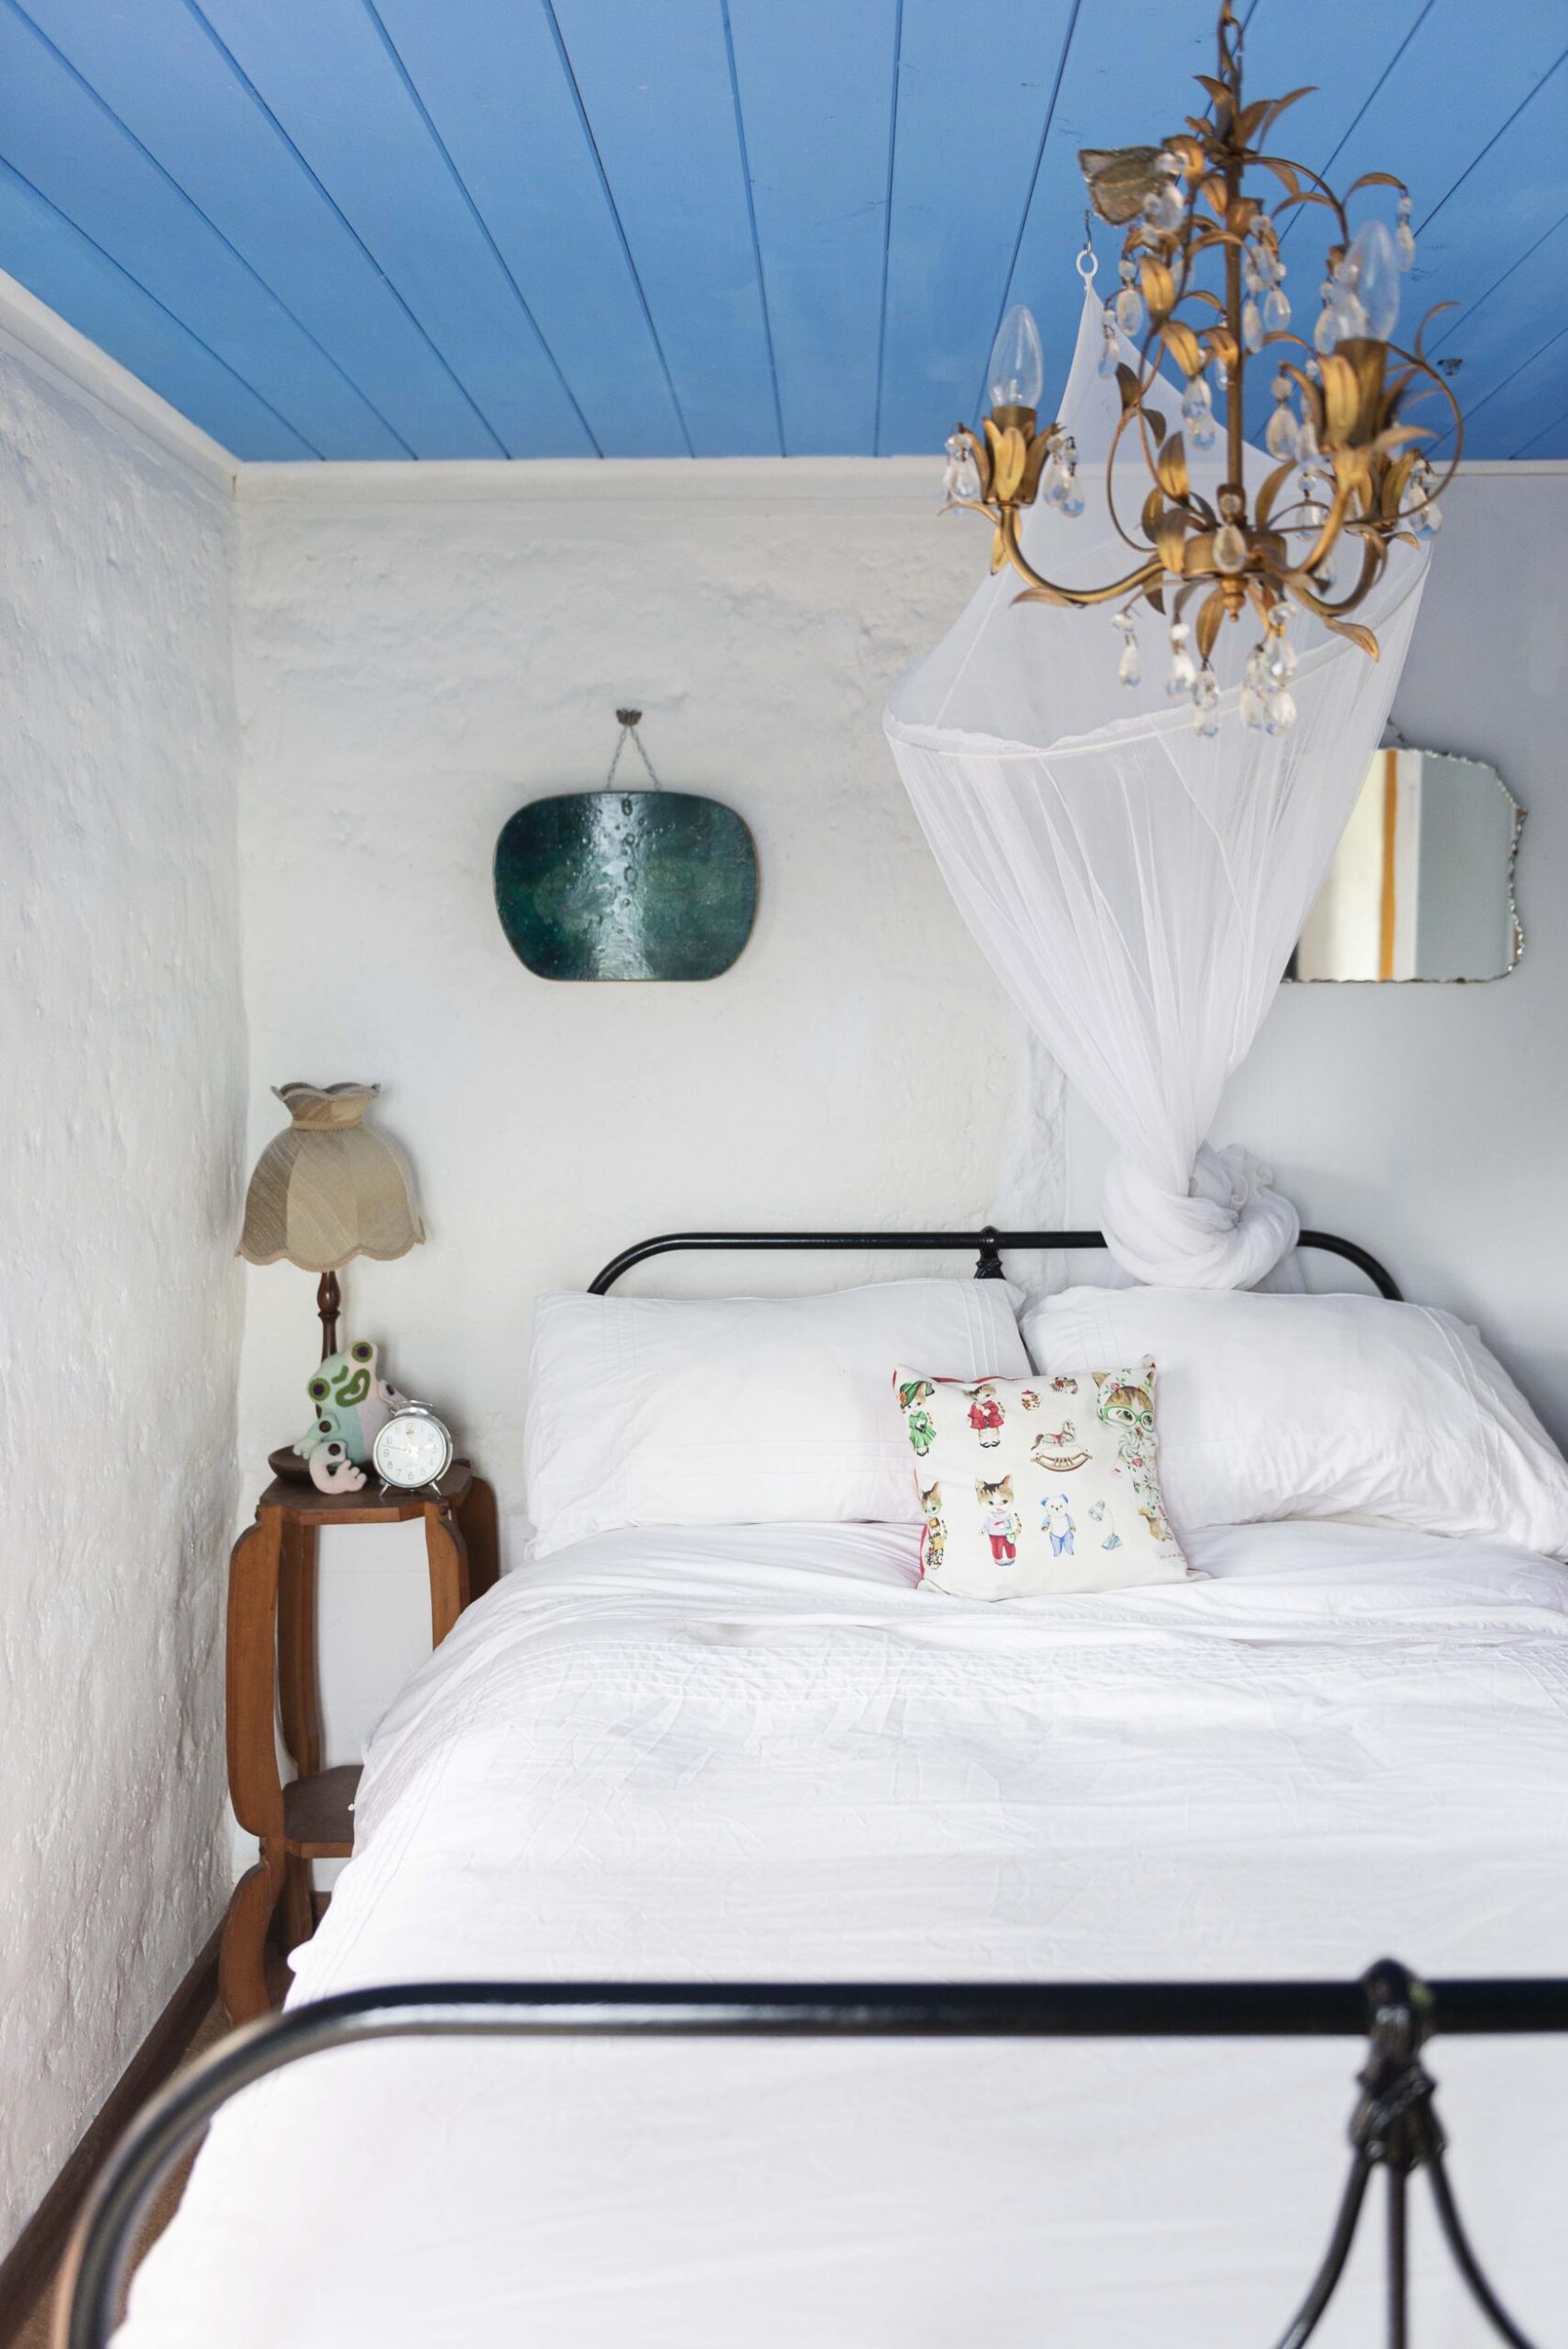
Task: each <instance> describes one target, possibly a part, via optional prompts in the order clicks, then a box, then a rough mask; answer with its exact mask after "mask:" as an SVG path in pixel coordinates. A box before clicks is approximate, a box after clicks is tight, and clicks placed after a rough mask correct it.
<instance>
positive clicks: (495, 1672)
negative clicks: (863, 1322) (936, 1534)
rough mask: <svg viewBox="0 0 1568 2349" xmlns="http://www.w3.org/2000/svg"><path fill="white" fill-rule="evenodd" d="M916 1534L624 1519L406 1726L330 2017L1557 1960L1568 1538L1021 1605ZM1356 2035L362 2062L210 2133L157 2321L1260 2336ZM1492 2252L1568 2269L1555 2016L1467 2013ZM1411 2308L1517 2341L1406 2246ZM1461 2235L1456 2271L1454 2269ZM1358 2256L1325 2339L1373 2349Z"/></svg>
mask: <svg viewBox="0 0 1568 2349" xmlns="http://www.w3.org/2000/svg"><path fill="white" fill-rule="evenodd" d="M917 1541H918V1531H917V1529H914V1528H902V1527H900V1528H877V1527H866V1526H842V1525H839V1526H813V1527H788V1528H777V1527H775V1528H743V1529H738V1530H727V1531H725V1530H720V1531H714V1530H710V1529H709V1530H703V1531H701V1532H685V1531H669V1532H650V1531H646V1530H644V1531H643V1532H636V1533H622V1534H613V1535H604V1536H600V1537H598V1538H597V1539H595V1540H593V1541H591V1542H585V1543H582V1544H581V1545H579V1546H577V1547H576V1548H572V1549H570V1550H567V1551H563V1552H561V1553H559V1554H558V1555H556V1556H554V1557H552V1558H550V1559H548V1560H546V1561H544V1562H542V1563H537V1564H535V1565H533V1566H531V1567H528V1568H525V1569H524V1570H522V1571H521V1572H520V1573H519V1574H517V1575H515V1576H513V1577H511V1578H509V1579H507V1580H506V1581H505V1582H504V1583H503V1584H502V1585H501V1586H500V1587H499V1588H498V1589H497V1590H496V1591H494V1592H493V1593H492V1594H491V1595H489V1597H488V1598H487V1599H486V1600H485V1601H484V1602H483V1603H482V1604H481V1605H479V1606H478V1607H476V1608H474V1610H472V1611H471V1612H470V1614H469V1615H468V1616H466V1617H465V1618H464V1620H463V1621H462V1623H461V1624H459V1626H458V1628H457V1630H456V1631H455V1632H454V1633H453V1635H452V1637H451V1638H450V1639H449V1640H448V1641H447V1642H446V1643H445V1645H444V1647H443V1648H442V1651H441V1652H440V1654H439V1655H438V1656H437V1657H433V1658H432V1659H431V1661H430V1663H429V1664H428V1665H427V1667H425V1668H424V1669H423V1670H422V1671H421V1672H418V1673H417V1674H416V1675H415V1676H414V1678H413V1679H412V1680H411V1682H410V1684H409V1685H408V1687H407V1688H406V1689H405V1691H404V1692H403V1694H402V1695H401V1697H400V1698H399V1699H398V1701H397V1702H396V1704H395V1705H394V1707H393V1708H392V1711H391V1712H390V1713H389V1715H388V1716H387V1718H386V1719H385V1720H384V1722H383V1723H382V1725H381V1727H380V1730H379V1732H378V1734H377V1735H376V1737H375V1739H374V1741H373V1743H372V1747H371V1750H370V1753H369V1757H368V1762H367V1766H366V1771H365V1781H364V1785H363V1789H362V1794H361V1800H360V1810H359V1823H358V1833H359V1838H360V1848H359V1849H358V1850H357V1852H356V1855H355V1858H354V1859H353V1860H352V1861H351V1863H350V1864H349V1867H348V1868H347V1869H346V1870H345V1872H344V1874H343V1875H342V1877H341V1879H340V1881H339V1884H338V1886H337V1890H336V1892H335V1894H334V1901H333V1905H332V1908H331V1911H330V1913H329V1915H328V1917H327V1919H326V1921H325V1922H324V1924H323V1926H322V1927H321V1929H320V1931H319V1932H318V1935H317V1937H316V1939H315V1940H314V1942H312V1943H311V1944H310V1946H309V1947H308V1948H307V1949H306V1950H304V1951H303V1952H301V1953H300V1962H299V1969H298V1982H297V1984H296V1989H295V1993H294V1996H295V1999H301V1998H309V1997H316V1996H320V1995H323V1994H325V1993H326V1992H328V1991H332V1990H338V1989H343V1988H347V1987H349V1986H350V1985H356V1984H363V1983H377V1982H387V1981H393V1980H403V1979H413V1978H421V1977H424V1978H434V1977H437V1976H447V1977H451V1976H456V1975H471V1976H477V1975H489V1976H495V1975H515V1976H520V1977H536V1978H549V1979H559V1978H573V1977H575V1978H578V1979H589V1978H592V1979H599V1980H604V1979H618V1980H627V1981H633V1980H637V1979H644V1980H647V1979H656V1978H660V1977H666V1976H668V1977H676V1978H690V1979H707V1980H715V1979H726V1978H727V1979H743V1978H744V1979H759V1980H767V1979H782V1980H787V1979H812V1978H817V1979H822V1978H838V1979H843V1978H845V1977H846V1976H859V1977H864V1978H875V1979H881V1980H893V1979H899V1978H903V1979H911V1978H919V1977H923V1976H930V1977H933V1978H942V1977H947V1978H959V1977H994V1978H1007V1977H1012V1978H1031V1977H1032V1978H1039V1979H1050V1978H1052V1977H1055V1978H1058V1979H1081V1978H1085V1977H1101V1978H1103V1977H1111V1976H1121V1977H1124V1978H1126V1977H1139V1976H1143V1977H1150V1976H1180V1977H1194V1976H1208V1977H1215V1976H1244V1975H1276V1976H1277V1975H1297V1974H1299V1975H1343V1974H1347V1973H1354V1972H1358V1971H1359V1970H1360V1968H1362V1967H1363V1966H1365V1965H1366V1964H1367V1963H1368V1962H1369V1961H1370V1960H1371V1959H1372V1958H1374V1957H1376V1956H1379V1955H1381V1954H1384V1953H1385V1952H1388V1953H1392V1954H1396V1955H1399V1956H1402V1957H1404V1958H1405V1959H1407V1960H1408V1961H1409V1962H1411V1963H1412V1964H1415V1965H1417V1966H1419V1967H1421V1968H1424V1969H1426V1970H1428V1971H1431V1972H1435V1973H1436V1972H1447V1973H1481V1972H1506V1971H1516V1972H1520V1973H1543V1972H1552V1971H1559V1972H1560V1971H1568V1869H1565V1867H1564V1864H1563V1862H1564V1859H1565V1857H1568V1574H1565V1572H1564V1570H1563V1569H1562V1568H1561V1567H1560V1566H1557V1565H1553V1564H1551V1563H1547V1562H1545V1561H1543V1560H1541V1559H1539V1558H1536V1557H1533V1556H1532V1555H1530V1554H1529V1553H1528V1552H1525V1551H1521V1550H1514V1549H1503V1548H1495V1547H1494V1548H1488V1547H1483V1546H1479V1545H1475V1544H1469V1543H1466V1544H1461V1543H1457V1542H1453V1541H1445V1540H1441V1539H1437V1538H1436V1537H1431V1536H1427V1535H1422V1534H1416V1533H1409V1532H1392V1531H1389V1530H1387V1529H1382V1528H1372V1527H1366V1526H1359V1525H1351V1524H1346V1523H1333V1522H1330V1523H1323V1524H1316V1525H1306V1524H1282V1525H1281V1524H1275V1525H1265V1526H1252V1527H1247V1528H1237V1529H1225V1530H1219V1531H1216V1530H1210V1531H1209V1532H1205V1533H1202V1534H1199V1535H1197V1536H1195V1537H1194V1539H1193V1542H1192V1546H1191V1547H1192V1551H1193V1559H1194V1563H1196V1564H1198V1565H1201V1566H1203V1567H1204V1568H1206V1569H1207V1571H1208V1573H1209V1574H1210V1576H1211V1577H1212V1579H1210V1580H1207V1581H1204V1582H1201V1583H1196V1584H1188V1585H1185V1586H1177V1587H1171V1588H1157V1589H1152V1590H1140V1591H1133V1592H1126V1593H1119V1594H1111V1595H1096V1596H1093V1597H1087V1598H1058V1599H1038V1600H1019V1601H1012V1602H1009V1603H1007V1604H1006V1605H1002V1606H996V1607H987V1606H985V1605H983V1604H980V1603H977V1602H965V1601H962V1600H955V1599H954V1598H951V1597H947V1596H943V1595H939V1594H937V1593H934V1592H924V1591H921V1590H919V1589H917V1588H916V1586H915V1585H916V1571H917V1569H916V1544H917ZM1357 2061H1358V2049H1357V2048H1356V2047H1355V2046H1354V2045H1353V2044H1352V2043H1349V2042H1334V2041H1328V2042H1315V2043H1296V2044H1288V2043H1286V2044H1281V2043H1271V2044H1267V2043H1240V2044H1229V2043H1218V2044H1216V2043H1210V2044H1208V2045H1206V2046H1205V2045H1195V2044H1186V2045H1169V2046H1157V2045H1149V2044H1144V2045H1121V2044H1104V2043H1102V2044H1097V2045H1094V2046H1074V2045H1058V2046H1046V2045H1032V2046H1023V2045H1012V2046H1007V2045H999V2044H986V2043H954V2044H950V2045H919V2046H898V2045H895V2044H877V2045H872V2044H869V2043H862V2044H860V2045H852V2044H850V2045H832V2046H803V2045H800V2044H798V2043H796V2044H788V2045H785V2044H772V2045H769V2044H763V2043H733V2042H732V2043H725V2044H710V2045H694V2044H688V2045H684V2046H680V2045H672V2044H664V2045H652V2044H644V2045H632V2044H625V2043H623V2044H620V2045H616V2046H605V2045H603V2044H599V2045H594V2046H584V2045H581V2044H578V2045H572V2046H566V2045H562V2046H552V2047H540V2046H526V2047H524V2046H497V2045H495V2044H493V2043H492V2044H486V2045H483V2046H474V2045H466V2044H459V2043H447V2044H445V2045H441V2046H411V2045H406V2044H399V2045H396V2046H381V2047H368V2048H357V2049H353V2050H349V2051H343V2052H340V2053H338V2054H335V2055H333V2056H329V2057H325V2058H320V2059H316V2060H313V2061H311V2062H309V2063H308V2064H305V2065H303V2066H302V2067H300V2068H299V2069H297V2070H296V2071H294V2072H293V2073H291V2074H289V2075H287V2076H285V2077H279V2078H277V2079H274V2080H272V2081H270V2082H268V2083H265V2084H264V2085H262V2086H260V2087H258V2088H256V2089H254V2090H252V2091H250V2092H247V2093H246V2094H245V2095H244V2096H243V2097H242V2098H241V2099H239V2100H238V2101H237V2102H236V2103H235V2104H234V2105H233V2106H232V2107H231V2108H229V2109H228V2111H227V2112H226V2113H225V2115H223V2116H222V2117H221V2118H220V2120H219V2122H218V2123H217V2124H216V2126H215V2127H214V2129H213V2131H212V2134H211V2138H210V2141H209V2144H208V2146H207V2148H206V2150H205V2151H204V2153H203V2155H202V2156H201V2158H200V2159H199V2161H198V2163H197V2165H196V2169H195V2172H194V2178H193V2181H192V2184H191V2186H190V2189H189V2191H188V2193H187V2196H186V2199H185V2202H184V2204H183V2207H182V2208H181V2211H180V2213H179V2217H178V2218H177V2219H176V2221H175V2224H174V2225H173V2227H172V2228H171V2229H170V2231H169V2232H168V2233H167V2235H166V2236H165V2237H164V2238H163V2241H162V2242H161V2243H160V2244H159V2245H158V2246H157V2247H156V2248H155V2249H154V2251H153V2253H152V2255H151V2256H150V2258H149V2259H148V2261H147V2264H146V2266H145V2267H144V2269H143V2271H142V2273H141V2275H140V2277H139V2278H138V2279H137V2283H136V2287H135V2290H134V2293H133V2295H132V2311H131V2316H130V2319H129V2321H128V2324H127V2326H126V2327H125V2328H124V2330H123V2332H122V2334H121V2336H120V2338H121V2341H122V2342H123V2343H124V2344H125V2349H197V2345H198V2344H199V2349H212V2344H214V2343H219V2342H221V2343H223V2344H225V2349H264V2345H265V2349H350V2344H352V2345H353V2349H358V2345H359V2344H365V2349H370V2345H371V2344H374V2349H446V2345H447V2344H452V2349H456V2344H458V2343H462V2344H464V2345H465V2349H491V2344H493V2345H494V2349H501V2345H502V2344H505V2349H518V2345H519V2344H521V2343H539V2344H549V2349H611V2345H612V2344H613V2349H625V2344H626V2342H627V2341H628V2340H629V2339H635V2340H636V2341H638V2342H639V2343H640V2344H649V2345H650V2349H663V2345H664V2344H670V2349H675V2344H677V2343H678V2344H680V2345H681V2349H710V2345H711V2349H718V2344H720V2343H722V2344H724V2349H733V2344H734V2343H736V2342H737V2341H747V2342H748V2343H753V2344H756V2349H775V2345H776V2349H784V2344H788V2349H800V2345H801V2344H802V2343H806V2342H820V2343H823V2344H828V2345H830V2349H884V2344H885V2345H886V2349H893V2344H897V2349H923V2344H926V2343H930V2344H932V2349H935V2345H936V2344H938V2343H948V2342H953V2341H960V2340H962V2341H979V2342H983V2343H984V2344H985V2349H1014V2344H1017V2349H1023V2344H1024V2343H1026V2342H1027V2343H1028V2344H1030V2349H1038V2344H1039V2343H1040V2342H1042V2341H1048V2342H1061V2343H1063V2344H1072V2345H1073V2349H1124V2345H1125V2349H1133V2344H1135V2343H1136V2344H1137V2345H1138V2349H1149V2344H1150V2343H1151V2342H1153V2341H1158V2342H1159V2344H1160V2349H1185V2344H1188V2343H1191V2344H1193V2349H1197V2344H1198V2343H1200V2342H1202V2343H1203V2349H1214V2344H1216V2343H1223V2342H1235V2343H1237V2344H1242V2343H1246V2342H1267V2341H1270V2340H1272V2339H1273V2338H1275V2337H1276V2336H1277V2335H1278V2333H1279V2332H1280V2331H1281V2329H1282V2327H1283V2325H1284V2321H1285V2319H1286V2317H1287V2315H1288V2314H1289V2312H1290V2310H1291V2307H1292V2305H1293V2303H1294V2300H1295V2298H1296V2295H1298V2294H1299V2292H1300V2291H1301V2289H1302V2288H1303V2287H1304V2284H1305V2282H1306V2279H1307V2277H1308V2275H1309V2273H1310V2271H1311V2269H1312V2266H1313V2265H1314V2264H1315V2262H1316V2259H1317V2257H1318V2254H1319V2251H1320V2249H1321V2246H1322V2240H1323V2239H1324V2237H1325V2235H1326V2232H1327V2223H1328V2219H1329V2216H1330V2212H1331V2208H1332V2204H1333V2201H1334V2199H1335V2196H1336V2194H1337V2191H1338V2186H1339V2183H1340V2172H1341V2169H1342V2164H1343V2159H1344V2157H1345V2154H1344V2123H1345V2121H1346V2118H1347V2116H1348V2112H1349V2108H1350V2102H1351V2094H1352V2089H1351V2077H1350V2076H1351V2073H1352V2072H1353V2070H1354V2068H1355V2065H1356V2063H1357ZM1435 2069H1436V2073H1437V2075H1438V2077H1439V2079H1440V2081H1441V2083H1442V2092H1441V2096H1440V2109H1442V2110H1443V2111H1444V2113H1445V2115H1446V2117H1447V2120H1448V2122H1449V2124H1450V2128H1451V2131H1452V2137H1453V2139H1454V2148H1455V2150H1454V2155H1453V2171H1454V2175H1455V2179H1456V2183H1457V2186H1458V2188H1459V2191H1460V2195H1461V2201H1462V2204H1463V2205H1467V2207H1468V2211H1469V2215H1470V2217H1471V2219H1472V2223H1473V2229H1474V2233H1475V2236H1476V2239H1477V2241H1478V2243H1479V2245H1480V2247H1481V2249H1482V2253H1483V2258H1484V2259H1485V2260H1486V2261H1487V2262H1488V2263H1489V2264H1490V2265H1491V2266H1492V2268H1493V2269H1494V2272H1495V2274H1496V2277H1497V2279H1498V2281H1499V2283H1500V2284H1501V2286H1502V2287H1503V2289H1504V2292H1505V2296H1506V2297H1509V2298H1510V2299H1511V2300H1512V2303H1513V2304H1514V2312H1515V2314H1516V2315H1517V2316H1518V2318H1519V2320H1520V2321H1521V2322H1522V2323H1523V2324H1524V2326H1525V2327H1526V2329H1527V2330H1533V2331H1536V2332H1538V2333H1540V2334H1544V2335H1545V2337H1546V2338H1547V2339H1548V2340H1549V2339H1551V2338H1553V2337H1555V2330H1556V2329H1557V2327H1558V2319H1559V2314H1560V2306H1561V2303H1562V2296H1563V2295H1562V2286H1563V2282H1564V2280H1565V2279H1568V2253H1565V2251H1564V2248H1563V2240H1562V2233H1561V2225H1560V2213H1561V2210H1562V2208H1563V2206H1564V2201H1565V2199H1568V2094H1565V2091H1568V2046H1563V2045H1562V2044H1561V2043H1559V2042H1551V2041H1545V2042H1541V2041H1537V2042H1534V2043H1527V2042H1511V2041H1494V2042H1490V2043H1480V2042H1472V2043H1460V2042H1450V2043H1446V2044H1439V2046H1438V2048H1437V2051H1436V2058H1435ZM1416 2242H1417V2252H1418V2257H1419V2258H1420V2259H1421V2262H1422V2269H1421V2281H1420V2284H1419V2288H1418V2294H1417V2314H1418V2319H1419V2324H1418V2338H1419V2339H1421V2341H1422V2343H1423V2349H1444V2345H1445V2344H1448V2343H1451V2342H1452V2343H1453V2344H1455V2349H1457V2345H1458V2344H1460V2343H1463V2342H1468V2341H1473V2340H1475V2339H1476V2338H1478V2337H1479V2335H1478V2332H1477V2328H1476V2326H1475V2325H1474V2324H1473V2323H1472V2321H1471V2320H1470V2318H1469V2317H1468V2315H1467V2313H1466V2312H1465V2310H1464V2308H1463V2303H1462V2301H1461V2300H1460V2298H1459V2295H1458V2294H1457V2291H1456V2290H1455V2289H1454V2288H1452V2286H1451V2284H1450V2282H1449V2280H1448V2279H1447V2277H1446V2274H1445V2273H1444V2271H1443V2269H1442V2268H1441V2266H1440V2264H1439V2263H1437V2262H1436V2260H1435V2259H1434V2260H1431V2261H1428V2260H1427V2257H1426V2254H1427V2252H1428V2250H1429V2248H1430V2244H1429V2239H1428V2233H1427V2231H1426V2230H1425V2228H1424V2227H1421V2228H1418V2231H1417V2236H1416ZM1428 2269H1430V2273H1428V2272H1427V2271H1428ZM1376 2292H1377V2287H1376V2278H1375V2268H1374V2260H1373V2258H1372V2256H1371V2253H1370V2250H1369V2253H1368V2255H1367V2256H1366V2257H1364V2258H1361V2259H1360V2260H1359V2261H1358V2268H1357V2271H1356V2272H1355V2273H1354V2274H1353V2277H1352V2279H1351V2289H1350V2292H1349V2296H1348V2297H1346V2298H1345V2299H1344V2300H1343V2303H1342V2305H1341V2306H1340V2308H1339V2309H1338V2310H1336V2311H1335V2312H1333V2313H1332V2314H1331V2316H1330V2319H1329V2321H1328V2323H1327V2325H1326V2326H1325V2328H1324V2331H1323V2333H1322V2335H1321V2336H1320V2338H1321V2339H1322V2340H1323V2341H1325V2342H1327V2343H1340V2344H1346V2343H1350V2342H1359V2341H1373V2340H1374V2339H1376V2338H1378V2337H1379V2336H1378V2329H1377V2310H1376Z"/></svg>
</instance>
